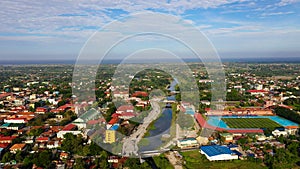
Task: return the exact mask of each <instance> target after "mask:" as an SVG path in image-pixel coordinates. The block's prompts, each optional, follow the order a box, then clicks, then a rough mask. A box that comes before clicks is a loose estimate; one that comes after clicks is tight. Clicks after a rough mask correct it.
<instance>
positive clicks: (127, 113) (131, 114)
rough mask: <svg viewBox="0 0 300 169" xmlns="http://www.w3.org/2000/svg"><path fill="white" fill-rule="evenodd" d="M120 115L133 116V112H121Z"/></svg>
mask: <svg viewBox="0 0 300 169" xmlns="http://www.w3.org/2000/svg"><path fill="white" fill-rule="evenodd" d="M121 116H132V117H134V116H135V114H134V113H132V112H123V113H122V114H121Z"/></svg>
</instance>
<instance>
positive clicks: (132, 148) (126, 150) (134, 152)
mask: <svg viewBox="0 0 300 169" xmlns="http://www.w3.org/2000/svg"><path fill="white" fill-rule="evenodd" d="M159 100H160V99H159V98H153V99H151V100H150V104H151V107H152V111H151V112H150V113H149V114H148V116H147V117H145V118H144V120H143V123H142V124H140V125H139V127H138V128H137V130H136V132H134V133H133V134H131V135H130V136H129V137H127V138H125V139H124V140H123V150H122V155H123V156H127V157H128V156H138V143H139V141H141V139H142V138H143V136H144V135H145V133H146V132H147V127H148V126H149V124H150V123H151V122H152V121H153V120H155V119H157V118H158V117H159V115H160V114H161V110H160V107H159V104H158V101H159Z"/></svg>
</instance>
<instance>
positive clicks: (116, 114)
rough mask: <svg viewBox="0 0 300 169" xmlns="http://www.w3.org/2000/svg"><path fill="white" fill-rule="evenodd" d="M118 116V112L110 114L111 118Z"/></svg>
mask: <svg viewBox="0 0 300 169" xmlns="http://www.w3.org/2000/svg"><path fill="white" fill-rule="evenodd" d="M119 116H120V114H118V113H114V114H112V115H111V117H112V118H116V117H119Z"/></svg>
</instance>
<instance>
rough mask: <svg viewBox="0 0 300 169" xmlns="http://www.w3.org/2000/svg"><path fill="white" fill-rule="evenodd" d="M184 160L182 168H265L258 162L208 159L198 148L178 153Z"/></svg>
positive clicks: (265, 168)
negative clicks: (212, 160)
mask: <svg viewBox="0 0 300 169" xmlns="http://www.w3.org/2000/svg"><path fill="white" fill-rule="evenodd" d="M180 154H181V155H182V156H183V159H184V160H185V164H184V165H183V168H185V169H194V168H209V169H219V168H222V169H237V168H239V169H253V168H255V169H267V168H268V167H266V166H264V165H263V164H262V163H259V162H257V163H256V162H251V161H247V160H245V161H244V160H233V161H214V162H211V161H208V160H207V159H206V157H205V155H202V154H200V152H199V151H198V150H194V151H187V152H181V153H180Z"/></svg>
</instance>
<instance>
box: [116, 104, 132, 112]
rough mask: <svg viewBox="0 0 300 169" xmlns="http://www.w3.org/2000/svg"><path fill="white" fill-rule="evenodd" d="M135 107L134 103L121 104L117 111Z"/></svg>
mask: <svg viewBox="0 0 300 169" xmlns="http://www.w3.org/2000/svg"><path fill="white" fill-rule="evenodd" d="M133 109H134V107H133V106H132V105H122V106H120V107H119V108H118V109H117V111H127V110H133Z"/></svg>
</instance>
